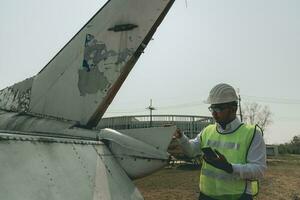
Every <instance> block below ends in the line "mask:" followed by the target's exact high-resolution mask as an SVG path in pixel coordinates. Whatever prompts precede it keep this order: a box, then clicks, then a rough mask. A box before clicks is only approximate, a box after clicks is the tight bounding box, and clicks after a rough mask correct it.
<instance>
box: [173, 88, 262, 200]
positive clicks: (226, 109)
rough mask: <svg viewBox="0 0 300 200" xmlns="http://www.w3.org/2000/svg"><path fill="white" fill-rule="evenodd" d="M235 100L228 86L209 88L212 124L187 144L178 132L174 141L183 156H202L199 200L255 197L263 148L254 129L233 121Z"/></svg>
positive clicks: (232, 199) (255, 128)
mask: <svg viewBox="0 0 300 200" xmlns="http://www.w3.org/2000/svg"><path fill="white" fill-rule="evenodd" d="M237 101H238V97H237V95H236V92H235V90H234V88H233V87H232V86H230V85H228V84H224V83H222V84H218V85H216V86H215V87H213V88H212V90H211V91H210V94H209V96H208V98H207V103H208V104H210V107H209V110H210V111H211V113H212V116H213V118H214V119H215V121H216V123H215V124H214V125H209V126H207V127H206V128H205V129H203V130H202V131H201V133H200V134H198V135H197V137H196V138H195V139H192V140H189V139H188V138H187V137H186V136H185V135H184V134H183V133H182V132H181V131H180V130H179V129H177V131H176V133H175V135H174V136H175V137H176V138H177V139H178V141H179V143H180V144H181V146H182V147H183V149H184V151H185V152H186V154H187V155H189V156H191V157H193V156H196V155H199V154H200V153H201V152H202V153H204V156H203V159H204V160H203V164H202V169H201V173H200V184H199V187H200V196H199V199H201V200H248V199H250V200H251V199H253V196H254V195H256V194H257V193H258V181H257V180H258V179H259V178H261V177H262V176H263V174H264V172H265V170H266V168H267V167H266V146H265V143H264V140H263V136H262V132H261V130H260V129H259V128H258V126H257V125H246V124H243V123H241V122H240V120H239V119H238V118H237V117H236V111H237Z"/></svg>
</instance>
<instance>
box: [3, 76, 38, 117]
mask: <svg viewBox="0 0 300 200" xmlns="http://www.w3.org/2000/svg"><path fill="white" fill-rule="evenodd" d="M32 83H33V78H29V79H26V80H24V81H22V82H20V83H17V84H15V85H13V86H11V87H8V88H5V89H3V90H1V91H0V108H2V109H5V110H11V111H18V112H26V111H28V110H29V103H30V95H31V87H32Z"/></svg>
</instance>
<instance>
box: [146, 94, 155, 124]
mask: <svg viewBox="0 0 300 200" xmlns="http://www.w3.org/2000/svg"><path fill="white" fill-rule="evenodd" d="M146 109H148V110H149V111H150V127H152V110H155V108H154V107H153V106H152V99H150V105H149V107H147V108H146Z"/></svg>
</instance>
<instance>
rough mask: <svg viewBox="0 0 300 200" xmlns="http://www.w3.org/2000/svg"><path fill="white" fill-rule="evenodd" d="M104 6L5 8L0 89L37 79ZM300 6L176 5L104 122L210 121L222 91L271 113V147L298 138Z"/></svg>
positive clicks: (233, 0) (99, 1)
mask: <svg viewBox="0 0 300 200" xmlns="http://www.w3.org/2000/svg"><path fill="white" fill-rule="evenodd" d="M104 3H105V1H103V0H60V1H58V0H51V1H39V0H27V1H19V0H2V1H1V2H0V24H1V28H0V44H1V45H0V88H5V87H7V86H10V85H12V84H14V83H15V82H19V81H22V80H24V79H25V78H28V77H31V76H34V75H35V74H37V73H38V72H39V71H40V70H41V69H42V68H43V67H44V66H45V65H46V64H47V63H48V62H49V60H50V59H51V58H52V57H53V56H54V55H55V54H56V53H57V52H58V51H59V50H60V49H61V48H62V47H63V46H64V45H65V43H67V42H68V41H69V40H70V39H71V38H72V37H73V36H74V35H75V34H76V33H77V31H78V30H79V29H80V28H81V27H82V26H83V25H84V24H85V23H86V22H87V21H88V20H89V19H90V18H91V17H92V16H93V15H94V14H95V13H96V12H97V10H99V9H100V8H101V7H102V5H103V4H104ZM299 10H300V1H298V0H226V1H224V0H187V1H184V0H177V1H176V2H175V3H174V5H173V7H172V8H171V10H170V12H169V13H168V15H167V16H166V18H165V19H164V21H163V23H162V24H161V26H160V27H159V28H158V30H157V32H156V33H155V35H154V37H153V40H152V41H151V42H150V44H149V45H148V47H147V48H146V50H145V52H144V54H143V55H142V56H141V58H140V59H139V61H138V62H137V64H136V65H135V67H134V68H133V70H132V71H131V73H130V74H129V76H128V78H127V79H126V81H125V83H124V84H123V86H122V87H121V89H120V91H119V92H118V94H117V95H116V97H115V99H114V101H113V102H112V104H111V105H110V107H109V108H108V110H107V112H106V113H105V117H109V116H120V115H136V114H138V115H143V114H149V111H148V110H147V109H146V107H148V106H149V102H150V99H152V100H153V106H154V107H155V108H156V110H154V111H153V114H184V115H202V116H203V115H204V116H210V112H209V111H208V109H207V107H208V105H207V104H204V103H203V100H205V99H206V98H207V95H208V93H209V91H210V89H211V88H212V87H213V86H214V85H216V84H218V83H221V82H223V83H229V84H231V85H232V86H233V87H234V88H236V89H238V90H239V91H240V95H241V99H242V102H243V103H251V102H257V103H259V104H261V105H263V106H264V105H267V106H269V108H270V110H271V112H272V124H271V125H270V126H269V127H267V130H266V131H265V140H266V143H268V144H271V143H275V144H278V143H284V142H288V141H290V140H291V139H292V137H293V136H294V135H300V126H299V125H298V122H299V120H300V115H299V113H300V92H299V86H300V80H299V74H300V68H299V64H300V56H299V52H300V37H299V35H300V20H299V19H300V12H299Z"/></svg>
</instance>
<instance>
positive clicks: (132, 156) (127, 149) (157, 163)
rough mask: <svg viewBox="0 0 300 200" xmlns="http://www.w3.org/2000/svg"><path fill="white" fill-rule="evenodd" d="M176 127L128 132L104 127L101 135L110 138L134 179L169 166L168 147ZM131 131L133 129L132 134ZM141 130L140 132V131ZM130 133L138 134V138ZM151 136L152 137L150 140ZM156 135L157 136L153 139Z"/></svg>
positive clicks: (120, 160) (115, 150) (113, 148)
mask: <svg viewBox="0 0 300 200" xmlns="http://www.w3.org/2000/svg"><path fill="white" fill-rule="evenodd" d="M175 129H176V127H174V126H173V127H166V128H149V129H135V130H127V132H126V133H127V134H124V133H122V132H118V131H115V130H112V129H103V130H101V131H100V133H99V136H98V137H99V138H100V139H104V140H106V141H107V142H106V143H107V144H109V148H110V150H111V151H112V153H113V154H114V156H115V158H116V159H117V161H118V162H119V163H120V165H121V166H122V168H123V169H124V170H125V171H126V173H127V174H128V176H129V177H130V178H132V179H135V178H139V177H144V176H146V175H148V174H151V173H153V172H154V171H156V170H158V169H160V168H162V167H163V166H165V165H166V164H167V162H168V159H169V154H168V153H167V148H168V146H169V144H170V141H171V138H172V135H173V133H174V132H175ZM130 131H133V132H132V133H130ZM139 133H140V134H139ZM129 135H131V136H132V135H134V136H135V137H136V138H143V139H142V140H141V139H140V140H138V139H136V138H134V137H131V136H129ZM150 138H151V139H150ZM153 138H156V139H153Z"/></svg>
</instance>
